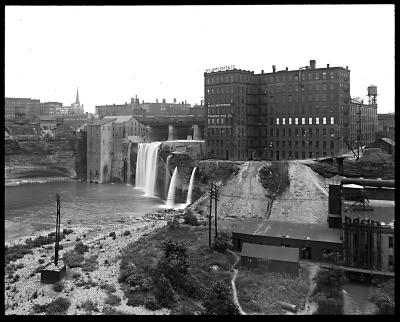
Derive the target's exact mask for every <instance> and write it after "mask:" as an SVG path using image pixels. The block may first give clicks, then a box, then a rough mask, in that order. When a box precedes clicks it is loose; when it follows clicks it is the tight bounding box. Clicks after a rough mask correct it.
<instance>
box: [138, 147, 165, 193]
mask: <svg viewBox="0 0 400 322" xmlns="http://www.w3.org/2000/svg"><path fill="white" fill-rule="evenodd" d="M160 144H161V142H152V143H139V145H138V154H137V162H136V182H135V186H136V188H139V189H142V190H144V192H145V196H147V197H155V194H156V192H155V188H156V187H155V183H156V176H157V161H158V160H157V159H158V150H159V146H160Z"/></svg>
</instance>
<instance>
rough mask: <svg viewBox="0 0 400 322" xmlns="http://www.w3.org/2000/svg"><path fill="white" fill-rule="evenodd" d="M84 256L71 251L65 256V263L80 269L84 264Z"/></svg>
mask: <svg viewBox="0 0 400 322" xmlns="http://www.w3.org/2000/svg"><path fill="white" fill-rule="evenodd" d="M83 259H84V257H83V255H81V254H76V253H75V252H74V251H69V252H67V253H65V254H64V256H63V261H64V263H65V264H66V265H67V266H68V267H71V268H73V267H80V266H81V265H82V262H83Z"/></svg>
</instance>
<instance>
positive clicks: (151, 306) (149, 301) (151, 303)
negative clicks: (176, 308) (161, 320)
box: [144, 295, 161, 311]
mask: <svg viewBox="0 0 400 322" xmlns="http://www.w3.org/2000/svg"><path fill="white" fill-rule="evenodd" d="M144 307H145V308H146V309H148V310H150V311H155V310H159V309H161V307H160V305H158V303H157V301H156V299H155V298H154V296H152V295H150V296H148V297H146V299H145V301H144Z"/></svg>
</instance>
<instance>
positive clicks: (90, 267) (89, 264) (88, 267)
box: [82, 256, 98, 272]
mask: <svg viewBox="0 0 400 322" xmlns="http://www.w3.org/2000/svg"><path fill="white" fill-rule="evenodd" d="M97 266H98V263H97V256H90V257H89V258H87V259H86V260H85V262H84V263H83V264H82V270H83V271H86V272H93V271H94V270H96V269H97Z"/></svg>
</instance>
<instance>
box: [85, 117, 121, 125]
mask: <svg viewBox="0 0 400 322" xmlns="http://www.w3.org/2000/svg"><path fill="white" fill-rule="evenodd" d="M114 120H115V118H112V119H111V118H107V119H101V120H95V121H93V123H88V126H90V125H92V126H98V125H103V124H107V123H110V122H113V121H114Z"/></svg>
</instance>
